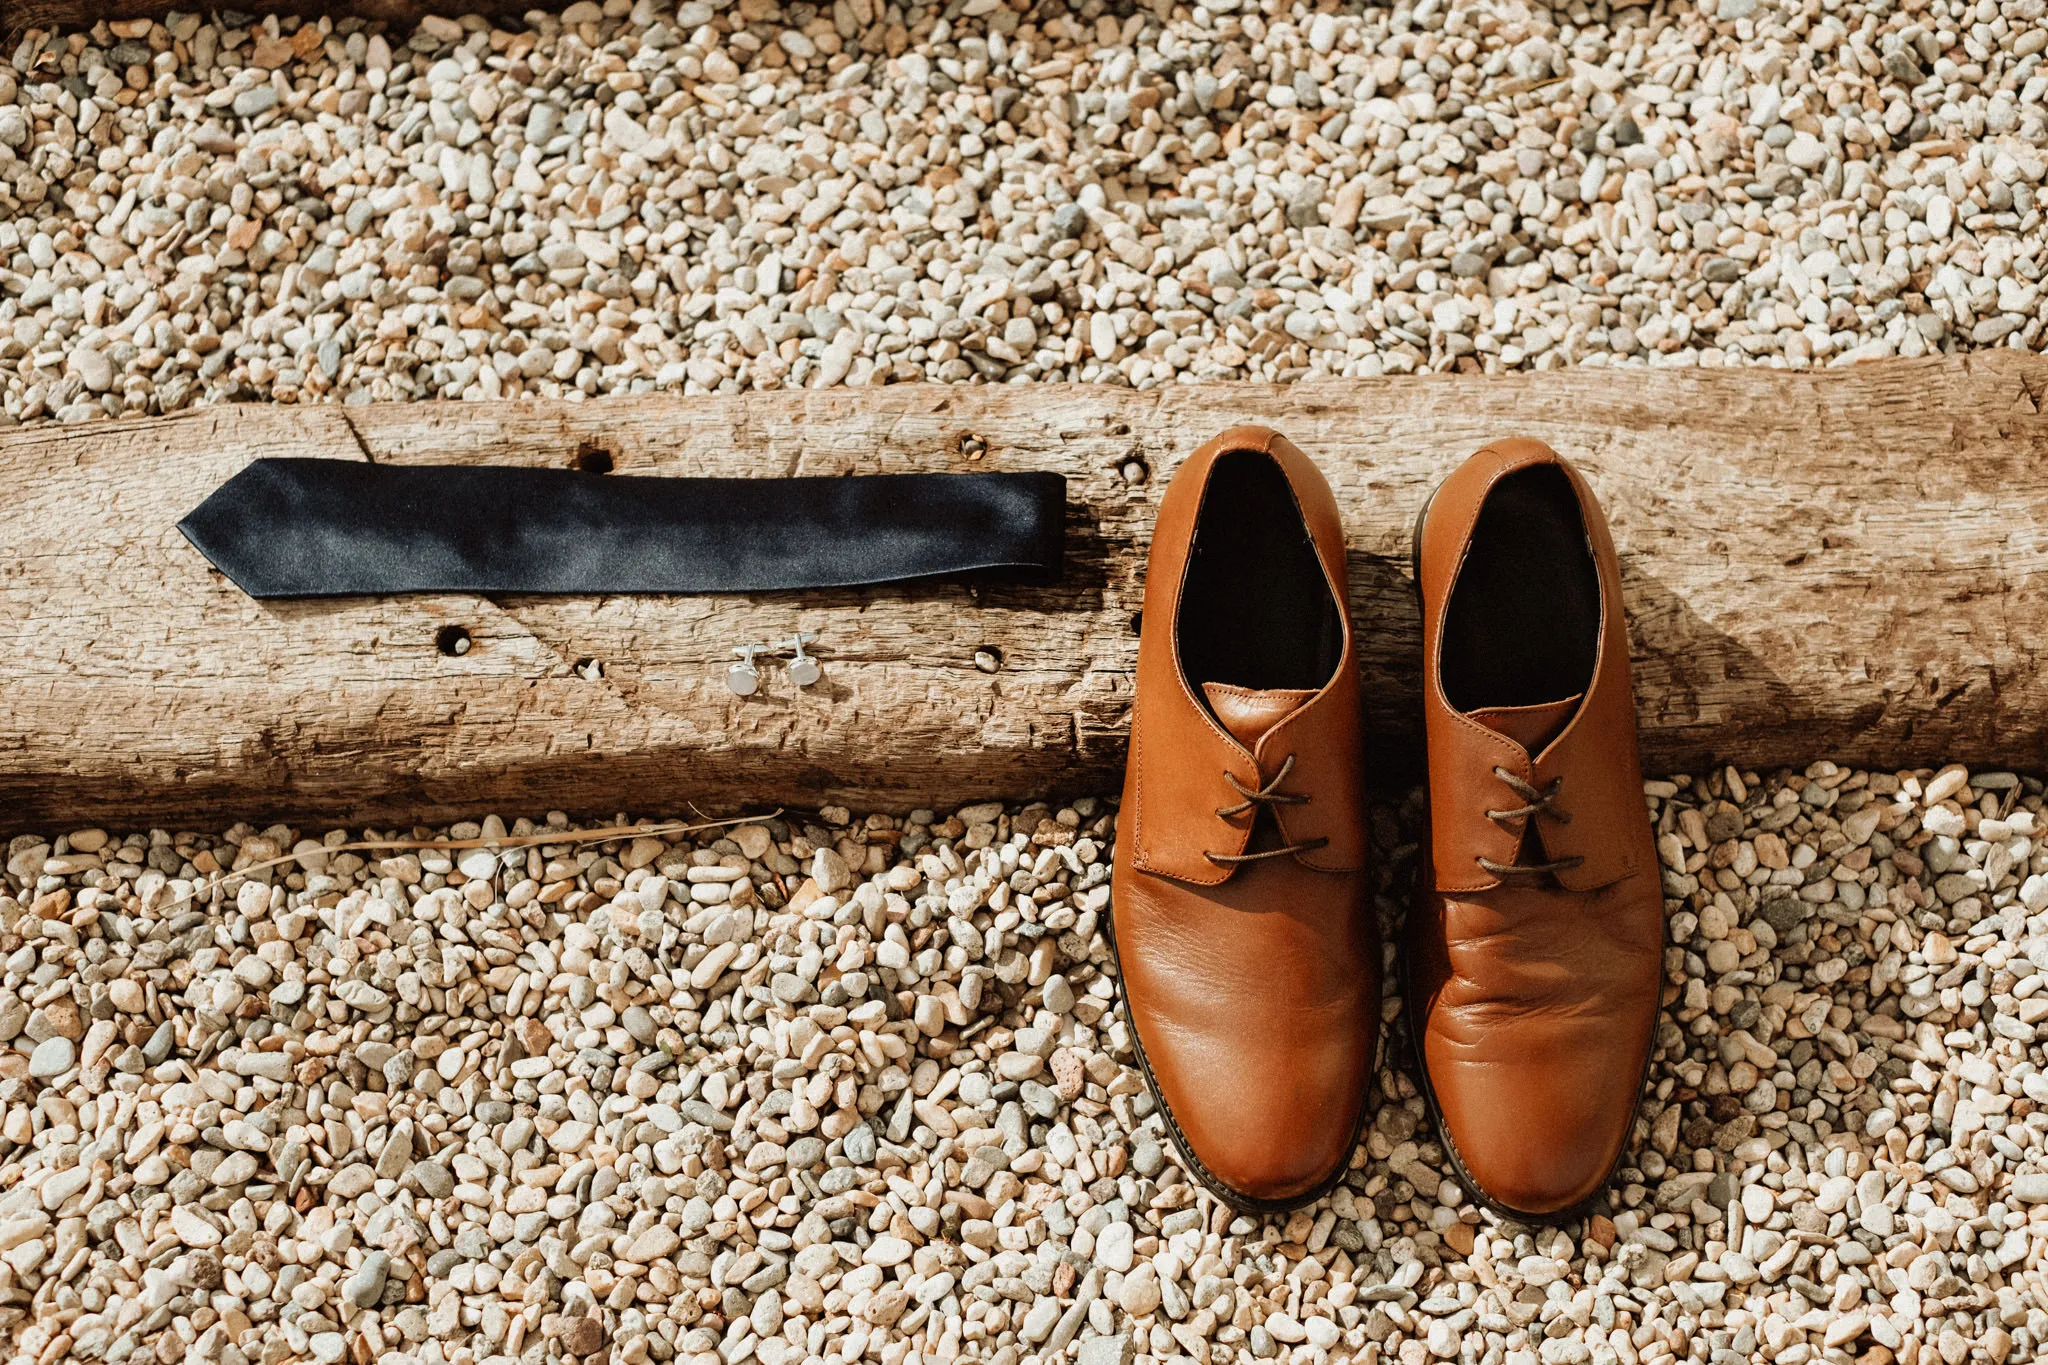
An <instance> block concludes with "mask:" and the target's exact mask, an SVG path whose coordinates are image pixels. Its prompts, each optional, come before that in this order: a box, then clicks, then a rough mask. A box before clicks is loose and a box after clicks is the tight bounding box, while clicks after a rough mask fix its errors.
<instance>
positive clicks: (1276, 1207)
mask: <svg viewBox="0 0 2048 1365" xmlns="http://www.w3.org/2000/svg"><path fill="white" fill-rule="evenodd" d="M1112 894H1114V893H1113V892H1112ZM1103 927H1104V928H1105V929H1107V930H1108V934H1107V939H1108V942H1109V960H1110V962H1111V964H1112V965H1113V966H1115V968H1116V987H1117V989H1116V998H1117V1012H1118V1013H1119V1014H1120V1015H1122V1016H1123V1021H1124V1027H1125V1028H1127V1029H1129V1030H1130V1034H1131V1051H1132V1053H1134V1054H1135V1055H1136V1057H1137V1059H1138V1070H1139V1071H1140V1072H1141V1073H1143V1075H1144V1077H1145V1087H1146V1089H1148V1090H1150V1091H1151V1092H1152V1101H1153V1103H1154V1104H1156V1105H1158V1106H1159V1117H1160V1118H1161V1119H1162V1120H1164V1122H1165V1125H1166V1135H1167V1137H1168V1138H1169V1139H1170V1140H1171V1141H1172V1143H1173V1149H1174V1151H1176V1152H1178V1153H1179V1154H1180V1159H1181V1162H1182V1164H1183V1165H1185V1166H1186V1167H1187V1168H1188V1173H1189V1174H1190V1175H1192V1176H1194V1178H1195V1181H1196V1183H1197V1184H1199V1185H1200V1186H1201V1187H1202V1188H1203V1189H1205V1190H1207V1191H1208V1192H1209V1193H1210V1194H1212V1195H1214V1196H1216V1198H1217V1199H1219V1200H1221V1201H1222V1202H1223V1203H1225V1204H1227V1205H1229V1206H1230V1207H1231V1208H1233V1209H1235V1210H1237V1211H1238V1212H1239V1213H1244V1214H1251V1215H1253V1216H1255V1217H1272V1216H1275V1215H1278V1214H1283V1213H1293V1212H1294V1211H1295V1210H1296V1209H1301V1208H1306V1207H1307V1206H1308V1205H1310V1204H1313V1203H1315V1202H1316V1201H1317V1200H1319V1199H1322V1198H1323V1197H1325V1196H1326V1195H1328V1194H1329V1193H1330V1191H1332V1190H1334V1189H1336V1188H1337V1186H1338V1185H1340V1184H1342V1183H1343V1180H1344V1175H1345V1173H1346V1172H1347V1171H1349V1170H1350V1169H1351V1154H1352V1153H1353V1152H1355V1151H1357V1150H1358V1139H1359V1137H1360V1135H1362V1134H1363V1133H1364V1132H1365V1123H1366V1116H1367V1115H1368V1114H1369V1113H1371V1112H1372V1105H1371V1103H1370V1102H1369V1101H1370V1100H1371V1098H1372V1090H1371V1081H1370V1080H1368V1081H1367V1083H1366V1094H1365V1095H1364V1096H1363V1097H1362V1098H1361V1099H1360V1100H1359V1103H1358V1118H1357V1120H1356V1121H1355V1122H1354V1123H1353V1124H1352V1125H1351V1136H1350V1138H1349V1140H1347V1141H1346V1142H1345V1144H1344V1160H1342V1161H1341V1162H1339V1163H1338V1164H1337V1166H1336V1167H1335V1168H1334V1169H1333V1170H1331V1172H1330V1173H1329V1174H1328V1175H1326V1176H1324V1177H1323V1178H1322V1180H1320V1181H1319V1182H1317V1183H1316V1184H1315V1185H1314V1186H1313V1187H1311V1188H1310V1189H1308V1190H1305V1191H1303V1192H1302V1193H1300V1194H1297V1195H1291V1196H1289V1197H1288V1198H1285V1199H1260V1198H1257V1197H1256V1196H1253V1195H1249V1194H1245V1193H1243V1192H1242V1191H1240V1190H1237V1189H1234V1188H1232V1187H1231V1186H1229V1185H1226V1184H1224V1183H1223V1181H1222V1180H1221V1179H1220V1178H1218V1176H1217V1175H1216V1174H1215V1172H1213V1171H1211V1170H1210V1169H1209V1168H1208V1166H1206V1165H1205V1164H1203V1162H1202V1159H1201V1158H1200V1157H1199V1156H1196V1155H1195V1149H1194V1145H1193V1144H1192V1143H1190V1142H1189V1141H1188V1137H1187V1134H1186V1133H1183V1132H1182V1131H1181V1130H1180V1124H1179V1123H1178V1122H1177V1121H1175V1119H1174V1117H1173V1106H1172V1105H1170V1104H1168V1103H1167V1102H1166V1095H1165V1092H1164V1091H1162V1090H1161V1089H1160V1088H1159V1079H1158V1078H1157V1077H1156V1076H1154V1075H1153V1074H1152V1063H1151V1060H1150V1059H1149V1058H1147V1057H1146V1056H1145V1043H1144V1040H1143V1038H1142V1037H1141V1036H1140V1035H1139V1033H1138V1023H1137V1020H1135V1019H1133V1018H1132V1017H1131V996H1130V992H1128V991H1126V990H1125V989H1124V968H1123V959H1122V958H1120V957H1119V956H1118V955H1117V948H1116V906H1115V904H1114V902H1112V903H1111V905H1110V906H1109V908H1108V911H1107V913H1106V914H1105V915H1104V923H1103ZM1373 1052H1374V1058H1373V1060H1374V1062H1377V1061H1378V1060H1379V1058H1378V1052H1379V1048H1378V1046H1377V1044H1375V1046H1374V1048H1373ZM1375 1070H1377V1068H1376V1067H1375Z"/></svg>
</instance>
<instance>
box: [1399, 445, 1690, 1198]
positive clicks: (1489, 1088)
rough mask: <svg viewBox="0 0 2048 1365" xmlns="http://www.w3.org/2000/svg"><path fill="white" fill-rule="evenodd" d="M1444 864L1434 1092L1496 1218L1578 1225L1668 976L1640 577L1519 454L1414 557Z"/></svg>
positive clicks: (1445, 1126)
mask: <svg viewBox="0 0 2048 1365" xmlns="http://www.w3.org/2000/svg"><path fill="white" fill-rule="evenodd" d="M1416 540H1417V543H1416V581H1417V583H1418V584H1419V585H1420V588H1421V593H1422V647H1423V687H1422V696H1423V707H1424V729H1425V733H1426V735H1427V739H1428V746H1429V805H1430V822H1429V850H1428V856H1427V857H1426V858H1425V859H1424V860H1423V873H1422V875H1423V884H1422V886H1421V887H1420V889H1419V894H1418V895H1417V897H1416V904H1415V906H1414V908H1413V910H1412V911H1411V913H1410V916H1409V924H1408V936H1407V938H1408V941H1407V954H1406V975H1407V991H1406V996H1407V1002H1408V1010H1409V1014H1410V1027H1411V1029H1412V1030H1413V1032H1414V1035H1415V1039H1416V1051H1417V1053H1418V1057H1419V1060H1420V1063H1421V1070H1422V1078H1423V1089H1424V1093H1425V1094H1426V1095H1427V1097H1428V1099H1429V1102H1430V1107H1431V1109H1432V1110H1433V1111H1434V1113H1435V1114H1436V1118H1437V1126H1438V1129H1439V1131H1440V1133H1441V1134H1442V1137H1443V1140H1444V1145H1445V1147H1446V1148H1448V1149H1449V1151H1450V1154H1451V1157H1452V1160H1453V1161H1454V1162H1455V1164H1456V1165H1457V1167H1458V1169H1459V1170H1460V1171H1461V1172H1462V1173H1463V1174H1464V1176H1465V1180H1466V1183H1467V1184H1469V1185H1470V1186H1472V1188H1473V1190H1474V1192H1475V1193H1476V1194H1478V1196H1479V1197H1480V1199H1481V1200H1482V1201H1484V1202H1485V1203H1487V1204H1488V1205H1489V1206H1491V1207H1492V1208H1493V1209H1494V1210H1495V1211H1496V1212H1499V1213H1503V1214H1507V1215H1510V1216H1513V1217H1516V1218H1521V1219H1537V1220H1543V1221H1560V1220H1562V1219H1565V1218H1567V1217H1570V1216H1571V1215H1573V1214H1575V1213H1577V1212H1579V1211H1581V1210H1582V1209H1583V1208H1584V1206H1585V1205H1586V1204H1587V1203H1588V1201H1590V1200H1591V1199H1592V1197H1593V1196H1594V1195H1595V1194H1596V1193H1598V1192H1599V1190H1600V1187H1601V1186H1602V1185H1604V1184H1605V1183H1606V1181H1607V1177H1608V1176H1609V1175H1610V1174H1611V1173H1612V1172H1613V1170H1614V1167H1615V1164H1616V1162H1617V1161H1618V1160H1619V1159H1620V1157H1621V1153H1622V1149H1623V1147H1624V1146H1625V1144H1626V1143H1627V1141H1628V1138H1629V1130H1630V1128H1631V1126H1632V1124H1633V1121H1634V1116H1635V1109H1636V1101H1637V1097H1638V1096H1639V1094H1640V1093H1641V1090H1642V1085H1643V1071H1644V1068H1645V1066H1646V1065H1647V1063H1648V1060H1649V1055H1650V1041H1651V1037H1652V1035H1653V1033H1654V1031H1655V1028H1656V1023H1657V1006H1658V992H1659V988H1660V985H1661V981H1662V974H1663V943H1664V898H1663V887H1662V879H1661V875H1660V873H1659V870H1658V866H1657V855H1656V847H1655V845H1654V843H1653V842H1652V839H1651V834H1650V823H1649V819H1648V816H1647V814H1646V813H1645V808H1644V804H1643V786H1642V769H1641V766H1640V762H1639V760H1638V758H1637V756H1636V728H1635V724H1636V718H1635V700H1634V697H1633V696H1632V694H1631V692H1630V687H1629V665H1628V632H1627V629H1626V627H1625V625H1624V623H1623V619H1622V604H1621V573H1620V568H1619V565H1618V564H1617V562H1616V560H1615V556H1614V544H1613V542H1612V540H1611V539H1610V538H1609V536H1608V533H1607V523H1606V520H1605V518H1603V517H1602V516H1601V514H1600V507H1599V504H1598V503H1597V502H1595V501H1594V499H1593V494H1592V491H1591V490H1590V489H1589V488H1587V486H1586V482H1585V480H1584V479H1583V478H1581V477H1580V476H1579V473H1578V471H1577V470H1575V469H1573V468H1572V467H1571V466H1570V465H1569V464H1567V463H1565V462H1564V461H1563V460H1561V459H1559V458H1558V457H1557V455H1556V453H1555V452H1553V451H1552V450H1551V449H1550V448H1549V447H1547V446H1545V445H1543V444H1542V443H1540V442H1537V441H1527V440H1511V441H1499V442H1496V443H1495V444H1493V445H1491V446H1488V447H1487V448H1486V449H1485V450H1482V451H1480V452H1479V453H1478V454H1477V455H1474V456H1473V457H1472V458H1471V459H1469V460H1467V461H1466V462H1465V463H1464V464H1463V465H1462V466H1460V467H1459V468H1458V470H1457V471H1456V472H1455V473H1453V474H1452V475H1451V476H1450V478H1448V479H1446V480H1445V481H1444V483H1443V484H1442V485H1441V486H1440V487H1439V488H1438V489H1437V491H1436V493H1435V494H1434V495H1433V497H1432V500H1431V502H1430V504H1429V506H1428V507H1427V508H1426V509H1425V511H1424V514H1423V517H1422V520H1421V522H1420V524H1419V526H1418V529H1417V537H1416Z"/></svg>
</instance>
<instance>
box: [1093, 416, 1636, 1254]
mask: <svg viewBox="0 0 2048 1365" xmlns="http://www.w3.org/2000/svg"><path fill="white" fill-rule="evenodd" d="M1415 567H1416V580H1417V584H1418V587H1419V589H1420V592H1421V596H1422V617H1423V674H1424V680H1423V704H1424V707H1425V711H1426V722H1425V725H1426V735H1427V741H1428V752H1429V789H1430V837H1429V848H1428V852H1427V856H1426V857H1425V858H1424V859H1423V871H1422V884H1421V885H1420V887H1419V888H1418V892H1417V896H1416V899H1415V903H1414V905H1413V907H1412V909H1411V912H1410V914H1409V917H1408V935H1407V940H1408V941H1407V944H1406V951H1405V953H1404V960H1405V968H1406V972H1405V974H1406V977H1407V990H1406V994H1407V1000H1408V1011H1409V1016H1410V1024H1411V1029H1412V1031H1413V1033H1414V1035H1415V1040H1416V1052H1417V1058H1418V1062H1419V1069H1420V1072H1421V1077H1422V1086H1423V1090H1424V1093H1425V1095H1426V1096H1427V1098H1428V1100H1429V1105H1430V1109H1431V1111H1432V1113H1433V1114H1434V1115H1435V1116H1436V1120H1437V1124H1438V1128H1439V1131H1440V1134H1441V1136H1442V1138H1443V1141H1444V1145H1445V1147H1446V1149H1447V1150H1448V1151H1449V1153H1450V1155H1451V1158H1452V1160H1453V1162H1454V1163H1455V1165H1456V1166H1457V1168H1458V1170H1459V1171H1460V1172H1461V1173H1462V1174H1463V1176H1464V1178H1465V1181H1466V1183H1467V1184H1468V1185H1470V1186H1471V1187H1472V1188H1473V1190H1474V1192H1475V1193H1476V1194H1477V1195H1478V1196H1479V1197H1480V1199H1481V1200H1482V1201H1484V1202H1485V1203H1486V1204H1488V1205H1489V1206H1490V1207H1492V1208H1493V1209H1494V1210H1495V1211H1497V1212H1500V1213H1504V1214H1507V1215H1510V1216H1513V1217H1517V1218H1524V1219H1545V1220H1557V1219H1562V1218H1565V1217H1568V1216H1570V1215H1572V1214H1573V1213H1575V1212H1577V1211H1579V1210H1580V1209H1582V1208H1583V1207H1584V1205H1585V1204H1586V1203H1587V1202H1588V1201H1589V1200H1590V1199H1591V1198H1592V1197H1593V1195H1594V1194H1596V1193H1597V1192H1598V1190H1599V1188H1600V1186H1601V1185H1602V1184H1604V1183H1605V1181H1606V1179H1607V1176H1608V1175H1609V1173H1610V1172H1611V1171H1612V1170H1613V1168H1614V1166H1615V1164H1616V1162H1617V1161H1618V1160H1619V1159H1620V1156H1621V1152H1622V1148H1623V1146H1624V1144H1625V1143H1626V1141H1627V1139H1628V1135H1629V1129H1630V1126H1631V1123H1632V1120H1633V1117H1634V1113H1635V1105H1636V1099H1637V1095H1638V1093H1639V1091H1640V1090H1641V1086H1642V1076H1643V1070H1644V1067H1645V1065H1646V1063H1647V1060H1648V1057H1649V1051H1650V1040H1651V1035H1652V1030H1653V1028H1654V1026H1655V1022H1656V1014H1657V1004H1658V986H1659V979H1660V973H1661V959H1662V942H1663V899H1662V889H1661V885H1660V879H1659V874H1658V870H1657V861H1656V854H1655V848H1654V845H1653V843H1652V841H1651V834H1650V826H1649V820H1648V817H1647V815H1646V813H1645V807H1644V804H1643V795H1642V782H1641V773H1640V768H1639V764H1638V760H1637V756H1636V735H1635V710H1634V701H1633V698H1632V696H1631V693H1630V684H1629V666H1628V637H1627V632H1626V629H1625V627H1624V623H1623V619H1622V611H1621V592H1620V586H1621V585H1620V574H1619V570H1618V567H1617V564H1616V560H1615V555H1614V546H1613V543H1612V542H1611V540H1610V539H1609V537H1608V533H1607V526H1606V522H1605V520H1604V519H1603V518H1602V516H1601V514H1600V508H1599V505H1598V504H1597V503H1596V502H1595V501H1594V499H1593V495H1592V493H1591V491H1590V490H1589V489H1588V488H1587V487H1586V484H1585V481H1584V480H1583V479H1582V478H1580V477H1579V475H1578V473H1577V471H1575V470H1574V469H1572V467H1571V466H1570V465H1568V464H1566V463H1565V462H1564V461H1563V460H1561V459H1559V458H1558V457H1557V455H1556V454H1555V453H1553V452H1552V451H1551V450H1550V449H1548V448H1547V447H1545V446H1543V445H1541V444H1539V443H1538V442H1535V441H1523V440H1512V441H1502V442H1498V443H1496V444H1494V445H1491V446H1488V447H1487V448H1486V449H1485V450H1482V451H1481V452H1480V453H1479V454H1477V455H1475V456H1473V457H1472V458H1471V459H1470V460H1468V461H1466V462H1465V464H1464V465H1462V466H1461V467H1460V468H1459V469H1458V470H1457V471H1456V472H1454V473H1453V474H1452V475H1451V476H1450V477H1449V478H1448V479H1446V480H1445V481H1444V483H1443V484H1442V485H1440V486H1439V487H1438V489H1437V491H1436V493H1435V494H1434V495H1433V496H1432V499H1431V501H1430V503H1429V505H1428V507H1427V508H1426V509H1425V511H1424V513H1423V516H1422V519H1421V521H1420V522H1419V524H1418V527H1417V532H1416V546H1415ZM1348 600H1349V598H1348V592H1347V588H1346V584H1345V569H1344V534H1343V528H1342V525H1341V523H1340V519H1339V516H1338V512H1337V506H1336V502H1335V500H1334V499H1333V498H1332V496H1331V494H1330V489H1329V485H1328V484H1326V483H1325V482H1324V481H1323V478H1322V476H1321V475H1320V474H1319V473H1318V472H1317V471H1316V468H1315V466H1314V465H1313V464H1311V463H1310V462H1309V460H1308V458H1307V457H1306V456H1305V455H1303V454H1302V453H1301V451H1299V450H1297V449H1296V448H1295V447H1294V446H1293V445H1292V444H1290V443H1289V442H1288V441H1287V440H1286V439H1285V438H1284V437H1282V436H1280V435H1279V434H1278V433H1276V432H1272V431H1268V430H1265V429H1263V428H1258V427H1239V428H1235V429H1233V430H1231V431H1227V432H1224V433H1223V434H1222V435H1221V436H1219V437H1217V438H1216V439H1215V440H1213V441H1211V442H1209V444H1207V445H1205V446H1203V447H1202V448H1201V449H1200V450H1198V451H1197V452H1195V454H1194V455H1193V456H1192V457H1191V458H1190V459H1189V460H1188V461H1187V463H1186V464H1184V465H1183V466H1182V467H1181V469H1180V471H1179V472H1178V473H1177V474H1176V475H1175V477H1174V479H1173V481H1172V483H1171V484H1170V485H1169V487H1168V488H1167V490H1166V494H1165V496H1164V498H1163V499H1162V500H1161V503H1160V508H1159V519H1158V525H1157V528H1156V530H1155V532H1154V536H1153V542H1152V551H1151V559H1150V562H1149V565H1148V569H1147V578H1146V585H1145V613H1144V630H1143V633H1142V638H1141V640H1140V642H1139V646H1138V682H1137V698H1136V705H1135V708H1134V712H1133V716H1132V721H1131V746H1130V765H1129V769H1128V773H1127V776H1126V779H1125V785H1124V798H1123V811H1122V816H1121V822H1120V827H1119V837H1118V839H1117V849H1116V869H1115V882H1114V901H1113V906H1112V919H1113V935H1114V941H1115V945H1116V952H1117V957H1118V961H1119V965H1120V968H1121V972H1122V976H1123V983H1124V1000H1125V1007H1126V1011H1127V1015H1128V1018H1129V1021H1130V1024H1131V1028H1132V1033H1133V1037H1134V1039H1135V1041H1136V1043H1137V1048H1138V1057H1139V1061H1140V1064H1141V1065H1142V1066H1143V1067H1144V1069H1145V1072H1146V1075H1147V1076H1148V1078H1149V1079H1150V1080H1151V1083H1152V1087H1153V1090H1154V1093H1155V1094H1156V1095H1157V1097H1158V1099H1159V1103H1160V1106H1161V1108H1162V1110H1163V1111H1164V1114H1165V1118H1166V1126H1167V1130H1168V1132H1169V1133H1170V1134H1171V1135H1172V1137H1173V1140H1174V1142H1175V1144H1176V1146H1177V1147H1178V1148H1179V1149H1180V1151H1181V1154H1182V1155H1183V1157H1184V1158H1185V1159H1186V1160H1187V1161H1188V1163H1189V1165H1190V1167H1191V1168H1192V1169H1193V1170H1194V1172H1195V1173H1196V1175H1197V1176H1198V1178H1200V1179H1201V1180H1202V1182H1203V1183H1204V1184H1205V1185H1206V1186H1208V1188H1209V1189H1210V1190H1212V1191H1213V1192H1214V1193H1215V1194H1216V1195H1217V1196H1218V1197H1219V1198H1221V1199H1223V1200H1225V1201H1226V1202H1228V1203H1230V1204H1232V1205H1233V1206H1235V1207H1237V1208H1239V1209H1243V1210H1246V1211H1250V1212H1280V1211H1284V1210H1286V1209H1290V1208H1293V1207H1296V1206H1298V1205H1300V1204H1303V1203H1306V1202H1308V1201H1310V1200H1312V1199H1314V1198H1316V1197H1317V1196H1319V1195H1321V1194H1322V1193H1324V1192H1325V1191H1327V1190H1328V1189H1329V1188H1330V1187H1331V1186H1332V1185H1334V1184H1335V1183H1336V1182H1337V1180H1338V1179H1339V1178H1340V1177H1341V1176H1342V1175H1343V1173H1344V1170H1345V1168H1346V1166H1347V1165H1348V1163H1349V1158H1350V1156H1351V1152H1352V1149H1353V1148H1354V1146H1355V1145H1356V1142H1357V1136H1358V1132H1359V1129H1360V1127H1361V1126H1362V1125H1363V1122H1364V1119H1365V1115H1366V1096H1367V1090H1368V1088H1369V1086H1370V1083H1371V1080H1372V1074H1373V1066H1374V1058H1375V1054H1376V1050H1377V1043H1378V1037H1377V1034H1378V1024H1379V1017H1380V958H1381V948H1380V938H1379V931H1378V925H1377V921H1376V919H1375V916H1374V913H1373V910H1372V906H1371V903H1370V896H1369V890H1368V867H1367V857H1368V839H1367V829H1366V813H1365V807H1364V803H1363V799H1362V790H1363V786H1364V779H1363V772H1362V758H1361V739H1362V735H1361V719H1360V714H1359V705H1358V675H1357V658H1356V653H1355V649H1354V645H1353V639H1352V633H1351V625H1350V613H1349V610H1348Z"/></svg>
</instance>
